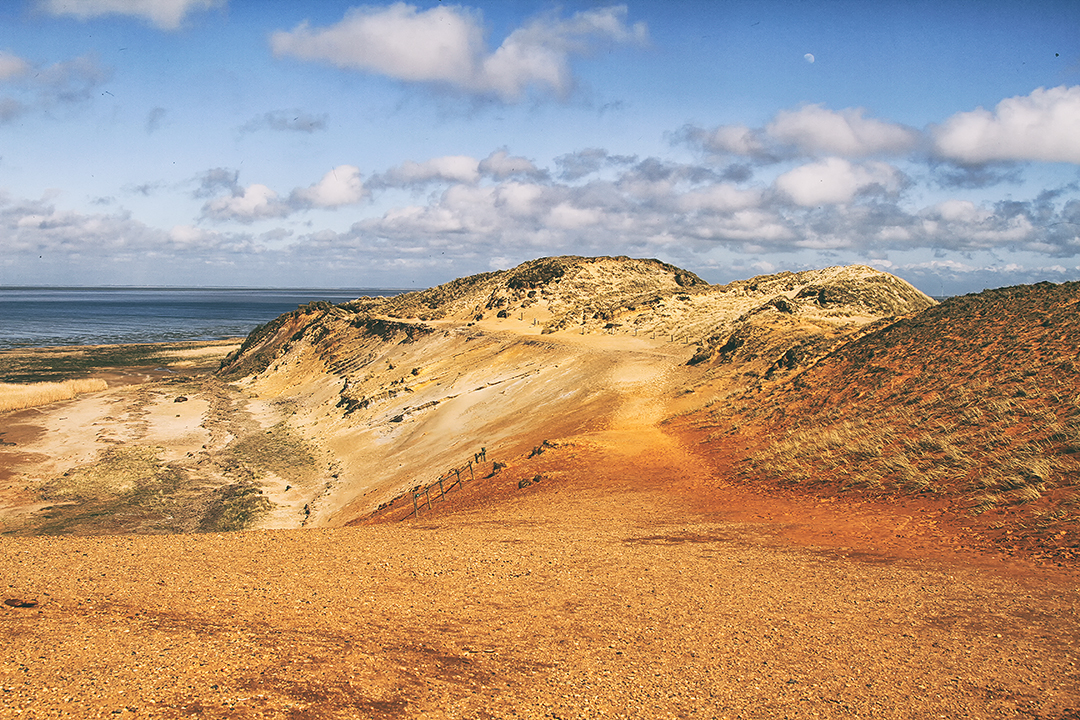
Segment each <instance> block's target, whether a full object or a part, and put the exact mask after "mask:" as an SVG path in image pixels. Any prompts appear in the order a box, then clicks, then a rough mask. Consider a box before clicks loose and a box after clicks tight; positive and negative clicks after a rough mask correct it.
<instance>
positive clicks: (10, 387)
mask: <svg viewBox="0 0 1080 720" xmlns="http://www.w3.org/2000/svg"><path fill="white" fill-rule="evenodd" d="M108 387H109V386H108V384H107V383H106V382H105V381H104V380H99V379H85V380H64V381H63V382H39V383H28V384H15V383H0V412H7V411H9V410H23V409H25V408H31V407H37V406H38V405H48V404H49V403H54V402H59V401H60V400H70V399H71V398H73V397H75V396H76V395H80V394H82V393H87V392H98V391H100V390H105V389H106V388H108Z"/></svg>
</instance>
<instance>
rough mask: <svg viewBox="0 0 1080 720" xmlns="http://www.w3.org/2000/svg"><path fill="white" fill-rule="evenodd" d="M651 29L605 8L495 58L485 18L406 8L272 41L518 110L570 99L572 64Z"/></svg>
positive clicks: (525, 33) (529, 29) (299, 53)
mask: <svg viewBox="0 0 1080 720" xmlns="http://www.w3.org/2000/svg"><path fill="white" fill-rule="evenodd" d="M646 34H647V33H646V30H645V26H644V24H641V23H638V24H636V25H634V26H633V27H628V26H627V25H626V8H625V7H609V8H598V9H595V10H587V11H583V12H578V13H575V14H574V15H573V16H572V17H571V18H569V19H566V20H563V19H560V18H558V17H555V16H542V17H540V18H537V19H534V20H532V21H531V22H529V23H528V24H527V25H525V26H524V27H521V28H518V29H516V30H514V31H513V32H512V33H510V35H509V36H507V38H506V39H505V40H504V42H503V43H502V45H501V46H500V47H499V48H497V49H496V50H495V51H494V52H493V53H488V52H487V50H486V48H485V45H484V28H483V26H482V21H481V17H480V14H479V12H477V11H473V10H470V9H468V8H463V7H460V6H442V5H440V6H437V7H433V8H431V9H430V10H419V9H418V8H416V7H415V6H413V5H407V4H405V3H403V2H398V3H394V4H393V5H390V6H389V7H360V8H352V9H350V10H348V11H347V12H346V14H345V17H344V18H343V19H342V20H341V21H340V22H338V23H337V24H335V25H331V26H328V27H323V28H312V27H311V26H310V25H309V24H308V23H307V22H304V23H301V24H300V25H298V26H297V27H295V28H294V29H293V30H291V31H288V32H286V31H278V32H275V33H274V34H273V35H272V36H271V38H270V44H271V47H272V48H273V51H274V53H275V54H276V55H278V56H291V57H296V58H299V59H301V60H313V61H324V62H328V63H330V64H332V65H335V66H337V67H341V68H348V69H355V70H362V71H366V72H373V73H378V74H381V75H386V76H388V77H391V78H395V79H397V80H403V81H406V82H422V83H436V84H443V85H446V86H449V87H452V88H455V89H457V90H460V91H464V92H467V93H474V94H478V95H486V96H494V97H497V98H499V99H500V100H502V101H504V102H516V101H518V100H520V99H521V98H522V96H523V95H524V94H525V92H526V91H527V89H528V88H529V87H538V88H542V89H545V90H548V91H551V92H554V93H556V94H557V95H565V94H566V93H567V92H568V91H569V90H570V88H571V86H572V74H571V71H570V58H571V57H572V56H574V55H582V54H586V53H588V52H589V51H590V50H592V49H593V47H595V46H596V45H597V44H599V43H602V42H605V41H606V42H615V43H633V42H643V41H644V40H645V37H646Z"/></svg>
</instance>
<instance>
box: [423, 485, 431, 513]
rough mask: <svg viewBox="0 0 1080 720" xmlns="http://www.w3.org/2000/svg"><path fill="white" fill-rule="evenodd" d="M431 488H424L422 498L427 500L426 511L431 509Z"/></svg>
mask: <svg viewBox="0 0 1080 720" xmlns="http://www.w3.org/2000/svg"><path fill="white" fill-rule="evenodd" d="M430 490H431V488H424V498H425V499H427V506H428V510H430V509H431V492H429V491H430Z"/></svg>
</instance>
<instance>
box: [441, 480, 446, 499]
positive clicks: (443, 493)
mask: <svg viewBox="0 0 1080 720" xmlns="http://www.w3.org/2000/svg"><path fill="white" fill-rule="evenodd" d="M445 494H446V491H445V490H443V486H442V477H440V478H439V497H442V496H443V495H445Z"/></svg>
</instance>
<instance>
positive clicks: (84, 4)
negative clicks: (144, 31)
mask: <svg viewBox="0 0 1080 720" xmlns="http://www.w3.org/2000/svg"><path fill="white" fill-rule="evenodd" d="M226 2H227V0H40V1H39V3H38V4H39V6H40V7H41V8H42V9H43V10H44V11H45V12H47V13H49V14H51V15H67V16H72V17H77V18H79V19H80V20H87V19H89V18H94V17H100V16H102V15H129V16H132V17H138V18H142V19H144V20H148V21H149V22H150V23H152V24H153V25H155V26H157V27H159V28H161V29H162V30H176V29H177V28H179V27H180V25H181V24H182V23H183V21H184V18H186V17H187V15H188V14H189V13H191V12H193V11H198V10H209V9H210V8H213V7H217V6H219V5H224V4H225V3H226Z"/></svg>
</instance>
